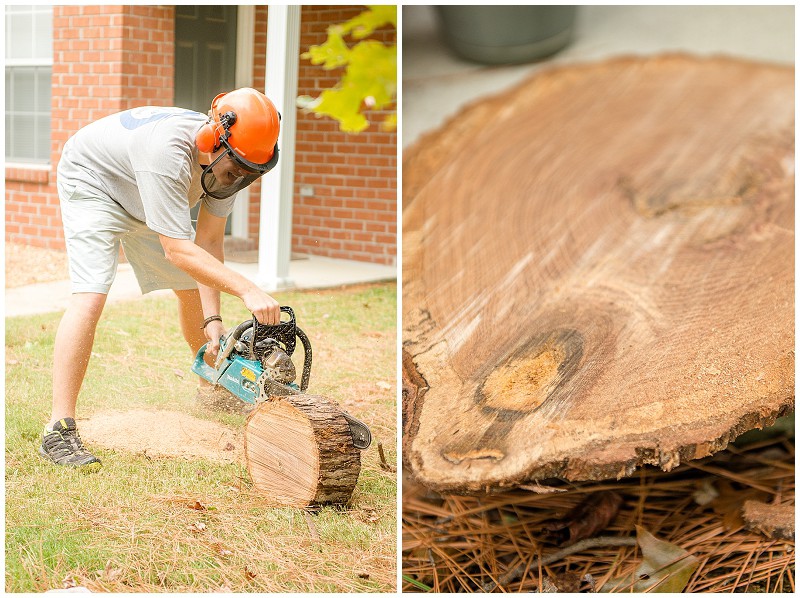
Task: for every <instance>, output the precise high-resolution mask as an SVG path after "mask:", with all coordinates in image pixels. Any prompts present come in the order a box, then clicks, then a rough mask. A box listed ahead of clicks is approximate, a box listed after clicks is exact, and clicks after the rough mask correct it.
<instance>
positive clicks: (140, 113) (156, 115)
mask: <svg viewBox="0 0 800 598" xmlns="http://www.w3.org/2000/svg"><path fill="white" fill-rule="evenodd" d="M191 113H192V111H191V110H184V109H183V108H162V107H160V106H143V107H141V108H133V109H132V110H126V111H125V112H121V113H120V115H119V121H120V123H122V126H123V127H125V128H126V129H128V130H130V131H132V130H133V129H138V128H139V127H141V126H142V125H146V124H147V123H151V122H155V121H157V120H161V119H164V118H167V117H169V116H175V115H176V114H191Z"/></svg>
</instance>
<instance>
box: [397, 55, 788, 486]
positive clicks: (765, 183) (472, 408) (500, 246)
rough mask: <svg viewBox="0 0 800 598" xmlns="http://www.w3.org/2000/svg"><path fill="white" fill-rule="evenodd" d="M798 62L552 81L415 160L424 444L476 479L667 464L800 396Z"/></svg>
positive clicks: (436, 459)
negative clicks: (799, 339) (799, 316)
mask: <svg viewBox="0 0 800 598" xmlns="http://www.w3.org/2000/svg"><path fill="white" fill-rule="evenodd" d="M793 143H794V79H793V70H792V69H791V68H789V67H779V66H773V65H765V64H758V63H750V62H742V61H738V60H734V59H726V58H721V57H716V58H709V59H699V58H693V57H690V56H682V55H669V56H659V57H654V58H646V59H645V58H623V59H616V60H611V61H607V62H603V63H599V64H593V65H586V66H580V67H564V68H559V69H554V70H551V71H549V72H545V73H542V74H539V75H536V76H535V77H533V78H532V79H530V80H528V81H526V82H524V83H523V84H521V85H520V86H519V87H517V88H516V89H514V90H512V91H510V92H508V93H504V94H502V95H500V96H497V97H494V98H490V99H487V100H485V101H481V102H479V103H477V104H474V105H473V106H471V107H469V108H468V109H467V110H466V111H465V112H464V113H463V114H461V115H460V116H459V117H458V118H457V119H454V120H453V121H451V122H450V123H448V124H447V125H446V126H445V127H443V128H442V129H441V130H439V131H437V132H435V133H432V134H429V135H428V136H426V137H423V138H422V139H421V140H420V141H419V142H418V143H417V144H415V145H414V146H413V147H412V148H410V149H408V150H407V151H406V152H405V154H406V156H407V158H406V159H405V160H404V166H403V176H404V184H403V187H404V211H403V349H404V353H403V371H404V375H403V381H404V388H403V397H404V405H403V428H404V460H405V465H406V467H407V468H408V469H409V470H410V471H411V472H412V473H413V474H414V475H415V477H416V478H417V479H418V481H420V482H422V483H423V484H425V485H426V486H428V487H430V488H433V489H436V490H441V491H475V490H481V489H494V488H501V487H509V486H517V485H520V484H523V483H525V482H527V481H531V480H537V479H543V478H549V477H560V478H564V479H568V480H576V481H577V480H598V479H606V478H614V477H616V478H619V477H622V476H626V475H630V474H632V473H633V472H634V470H635V469H636V468H637V467H638V466H641V465H645V464H652V465H656V466H659V467H661V468H662V469H664V470H669V469H671V468H673V467H675V466H676V465H678V464H679V463H681V462H682V461H685V460H690V459H696V458H700V457H705V456H707V455H710V454H712V453H714V452H716V451H718V450H721V449H723V448H725V446H726V445H727V443H728V442H729V441H731V440H733V439H734V438H735V437H736V436H737V435H739V434H741V433H742V432H744V431H746V430H748V429H751V428H756V427H762V426H765V425H768V424H770V423H771V422H773V421H774V419H775V418H776V417H777V416H779V415H782V414H784V413H786V412H788V411H790V410H791V409H793V405H794V145H793Z"/></svg>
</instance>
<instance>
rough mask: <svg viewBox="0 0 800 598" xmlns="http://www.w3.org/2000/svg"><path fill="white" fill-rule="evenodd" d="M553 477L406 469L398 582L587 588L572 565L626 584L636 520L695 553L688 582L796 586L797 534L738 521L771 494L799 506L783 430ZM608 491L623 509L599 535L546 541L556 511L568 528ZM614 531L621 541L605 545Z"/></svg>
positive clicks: (720, 588) (771, 499)
mask: <svg viewBox="0 0 800 598" xmlns="http://www.w3.org/2000/svg"><path fill="white" fill-rule="evenodd" d="M550 487H551V488H552V489H553V490H558V491H557V492H550V493H547V494H538V493H534V492H530V491H528V490H524V489H515V490H511V491H508V492H503V493H490V494H474V495H443V494H436V493H434V492H431V491H430V490H428V489H426V488H425V487H423V486H421V485H419V484H418V482H416V481H415V480H414V479H413V478H410V477H409V478H404V480H403V552H402V564H403V574H404V575H403V580H404V581H403V589H404V590H405V591H419V588H420V586H418V585H415V584H416V583H421V584H424V585H425V586H427V587H430V588H431V589H432V590H433V591H435V592H483V591H487V590H489V591H491V590H493V589H495V587H496V586H497V583H498V582H505V583H500V588H498V589H497V591H500V589H501V588H502V590H504V591H508V592H542V591H547V588H548V587H549V586H548V584H553V585H555V586H556V587H558V588H559V591H561V592H566V591H592V590H591V589H589V584H588V583H586V584H581V585H579V586H578V587H579V589H577V590H575V589H574V587H575V584H574V583H568V582H569V580H570V579H572V580H573V581H574V576H575V575H577V576H578V579H581V578H583V577H584V576H586V575H589V576H590V577H589V578H586V579H591V583H592V586H591V587H592V588H595V590H594V591H596V590H597V589H600V588H603V587H604V586H605V587H606V588H608V589H613V586H611V585H609V582H610V581H612V580H614V581H619V580H627V581H628V582H629V583H630V582H631V581H632V580H633V579H634V577H635V574H636V572H637V570H638V569H639V568H640V567H641V566H642V564H643V560H642V553H641V549H640V548H639V547H638V546H633V545H632V544H634V543H635V542H636V539H635V537H636V536H637V524H638V525H639V526H640V527H641V528H642V529H643V530H646V531H647V532H649V534H651V535H652V536H653V537H654V538H655V539H657V540H658V541H659V542H664V543H668V544H670V545H673V546H675V547H677V548H680V549H683V550H684V551H686V552H688V553H689V556H685V557H683V558H688V559H689V560H690V561H692V562H694V559H696V562H697V563H699V564H698V566H697V570H696V571H695V572H694V573H693V574H692V575H691V577H690V578H689V579H688V581H686V585H685V588H684V589H683V591H684V592H732V591H762V592H786V591H792V590H793V588H794V586H793V584H794V544H793V542H792V541H785V540H776V539H774V538H768V537H766V536H765V535H764V534H763V532H762V531H761V530H759V531H754V528H752V529H748V527H750V526H745V525H744V523H742V521H746V520H747V517H748V514H752V513H755V512H757V510H759V509H764V508H769V507H772V506H773V504H774V503H778V504H780V505H787V504H791V505H793V504H794V444H793V443H792V442H789V441H787V439H786V438H785V437H783V438H773V439H769V440H764V441H762V442H758V443H754V444H752V445H748V446H747V447H730V448H729V450H727V451H723V452H721V453H718V454H717V455H714V456H713V457H709V458H707V459H704V460H702V461H698V462H694V463H693V464H691V465H682V466H680V467H678V468H676V469H674V470H673V471H671V472H663V471H661V470H659V469H657V468H647V469H645V470H643V471H641V472H639V473H638V474H637V476H634V477H632V478H628V479H623V480H619V481H608V482H602V483H584V484H574V483H563V484H561V483H558V482H556V483H553V484H552V485H551V486H550ZM711 489H713V491H712V490H711ZM698 490H702V491H703V492H702V493H703V494H704V495H705V494H707V495H708V496H703V498H704V499H703V500H701V501H699V502H702V503H704V504H698V501H697V500H696V498H697V496H696V494H697V493H698ZM604 494H605V495H606V496H610V495H612V494H613V495H616V496H618V497H619V499H620V500H619V506H618V512H617V514H616V516H615V517H613V518H609V522H608V523H607V525H606V526H605V527H603V526H599V528H598V529H601V530H602V531H601V532H600V533H602V534H603V535H602V536H600V537H594V538H589V539H585V540H578V541H577V542H575V544H573V545H572V546H567V547H565V548H564V547H554V546H553V545H552V544H549V543H547V542H544V537H543V535H542V530H543V529H545V526H546V525H553V524H554V522H556V521H557V522H559V525H560V526H561V530H560V531H562V532H563V531H568V529H569V526H568V524H567V522H568V521H569V519H570V517H572V518H573V519H574V521H578V520H579V519H580V517H579V516H578V515H579V514H580V513H581V511H584V512H585V511H587V506H588V505H590V504H592V502H596V503H599V502H601V501H600V497H602V496H603V495H604ZM715 494H717V496H716V497H714V495H715ZM706 498H707V499H711V502H708V500H705V499H706ZM745 501H746V504H747V507H746V511H747V513H748V514H745V509H743V506H744V504H745ZM588 511H589V512H591V509H588ZM734 512H737V513H738V517H739V520H738V522H735V521H734V518H733V516H732V513H734ZM565 514H571V515H569V516H567V515H565ZM743 515H744V519H743ZM726 519H727V521H726ZM565 524H567V525H566V527H564V525H565ZM573 525H574V524H573ZM609 538H614V539H615V541H617V542H620V544H621V545H620V544H618V545H616V546H615V545H609V544H602V543H603V542H605V541H606V540H607V539H609ZM584 542H589V543H590V544H583V543H584ZM597 542H599V543H597ZM595 543H597V544H595ZM651 543H652V544H654V545H659V544H657V543H656V542H653V541H651ZM662 546H663V545H662ZM576 549H582V550H579V551H576ZM564 551H568V552H569V554H567V553H566V552H564ZM555 557H558V558H557V560H555V561H553V560H552V559H553V558H555ZM690 557H691V558H690ZM688 562H689V561H687V563H688ZM570 576H573V577H572V578H570ZM678 577H679V576H678ZM545 580H547V581H545ZM565 581H566V582H567V583H565ZM672 581H674V580H670V581H669V582H668V581H663V582H661V583H672ZM680 581H685V580H683V579H682V580H680ZM659 587H661V586H659ZM653 589H654V590H656V591H658V589H659V588H653ZM616 591H625V590H623V589H622V587H620V588H618V589H617V590H616ZM628 591H630V588H629V589H628Z"/></svg>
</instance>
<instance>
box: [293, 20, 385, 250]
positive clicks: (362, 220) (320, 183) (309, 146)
mask: <svg viewBox="0 0 800 598" xmlns="http://www.w3.org/2000/svg"><path fill="white" fill-rule="evenodd" d="M361 10H363V7H358V6H354V7H346V8H341V7H328V6H325V7H310V6H305V7H303V9H302V17H301V25H300V26H301V30H300V51H301V53H303V52H305V51H306V50H308V47H309V46H311V45H316V44H321V43H323V42H324V41H325V40H326V39H327V33H326V30H327V27H328V25H329V24H331V23H343V22H345V21H347V20H348V19H350V18H352V17H354V16H356V15H357V14H358V13H359V12H360V11H361ZM373 38H375V39H378V40H380V41H382V42H383V43H385V44H390V43H391V44H393V43H396V37H395V31H394V29H393V28H387V29H384V30H381V31H379V32H377V33H376V34H375V35H374V36H373ZM347 41H351V40H349V39H348V40H347ZM341 73H342V71H341V70H334V71H326V70H324V69H323V68H322V67H320V66H314V65H312V64H311V63H310V62H309V61H308V60H304V59H301V60H300V72H299V76H298V94H299V95H310V96H314V97H316V96H317V95H319V93H320V92H321V91H322V90H323V89H326V88H329V87H333V86H334V85H335V84H336V82H337V81H338V80H339V78H340V76H341ZM384 117H385V114H384V113H382V112H377V113H375V114H373V115H371V116H370V117H369V119H370V126H369V128H368V129H366V130H365V131H363V132H362V133H359V134H356V135H353V134H347V133H342V132H341V131H339V126H338V123H336V122H335V121H333V120H332V119H329V118H327V117H323V118H317V117H316V116H315V115H313V114H303V113H301V112H299V113H298V120H297V156H296V159H297V173H298V174H297V176H296V177H295V200H294V212H293V216H294V229H293V233H294V246H295V250H296V251H298V252H303V253H313V254H322V255H327V256H330V257H341V258H347V259H355V260H361V261H372V262H377V263H382V264H394V263H395V255H396V249H397V179H396V171H397V170H396V169H397V159H396V156H397V135H396V133H395V132H391V133H388V132H385V131H381V130H380V128H379V123H380V122H381V121H382V120H383V118H384Z"/></svg>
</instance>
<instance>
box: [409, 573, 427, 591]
mask: <svg viewBox="0 0 800 598" xmlns="http://www.w3.org/2000/svg"><path fill="white" fill-rule="evenodd" d="M403 580H404V581H406V582H408V583H410V584H411V585H412V586H414V587H415V588H419V589H420V590H425V591H426V592H430V591H432V590H433V588H432V587H430V586H427V585H425V584H424V583H422V582H421V581H417V580H416V579H414V578H413V577H411V576H409V575H403Z"/></svg>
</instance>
